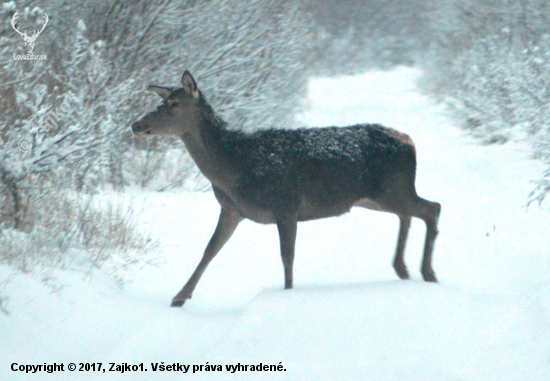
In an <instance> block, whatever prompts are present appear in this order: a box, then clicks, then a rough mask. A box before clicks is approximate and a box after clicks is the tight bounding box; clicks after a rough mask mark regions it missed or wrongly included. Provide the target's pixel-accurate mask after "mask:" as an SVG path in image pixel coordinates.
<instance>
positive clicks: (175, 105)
mask: <svg viewBox="0 0 550 381" xmlns="http://www.w3.org/2000/svg"><path fill="white" fill-rule="evenodd" d="M170 107H178V102H172V103H170Z"/></svg>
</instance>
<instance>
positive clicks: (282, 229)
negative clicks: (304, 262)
mask: <svg viewBox="0 0 550 381" xmlns="http://www.w3.org/2000/svg"><path fill="white" fill-rule="evenodd" d="M297 227H298V221H297V216H296V213H289V214H286V215H284V216H280V217H278V218H277V230H278V231H279V241H280V243H281V258H282V260H283V266H284V268H285V289H290V288H292V266H293V264H294V246H295V243H296V231H297Z"/></svg>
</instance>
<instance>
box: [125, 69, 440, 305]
mask: <svg viewBox="0 0 550 381" xmlns="http://www.w3.org/2000/svg"><path fill="white" fill-rule="evenodd" d="M149 90H151V91H153V92H155V93H157V94H158V95H159V96H160V97H161V98H162V104H161V105H160V106H158V107H157V109H156V110H155V111H153V112H151V113H149V114H147V115H145V116H144V117H142V118H141V119H139V120H138V121H137V122H135V123H133V124H132V125H131V129H132V132H133V133H134V134H135V135H137V136H147V135H156V136H163V135H164V136H166V135H172V136H176V137H179V138H180V139H181V140H182V141H183V143H184V145H185V147H186V148H187V150H188V151H189V154H190V155H191V157H192V159H193V160H194V161H195V163H196V165H197V166H198V168H199V170H200V171H201V172H202V174H203V175H204V176H205V177H206V178H207V179H208V180H209V181H210V183H211V185H212V190H213V193H214V196H215V197H216V199H217V201H218V203H219V204H220V207H221V211H220V215H219V218H218V223H217V226H216V228H215V231H214V234H213V235H212V237H211V239H210V241H209V242H208V245H207V246H206V249H205V251H204V253H203V256H202V259H201V260H200V262H199V264H198V266H197V267H196V269H195V271H194V272H193V274H192V275H191V277H190V278H189V280H188V281H187V283H185V285H184V286H183V288H182V289H181V291H179V292H178V294H177V295H176V296H175V297H174V298H173V299H172V303H171V305H172V306H173V307H181V306H183V304H184V303H185V302H186V301H187V300H188V299H191V296H192V293H193V291H194V290H195V287H196V286H197V283H198V282H199V280H200V278H201V276H202V275H203V273H204V271H205V270H206V268H207V266H208V265H209V263H210V262H211V261H212V259H213V258H214V257H215V256H216V254H217V253H218V252H219V251H220V250H221V249H222V247H223V246H224V245H225V244H226V243H227V242H228V240H229V239H230V238H231V236H232V234H233V232H235V229H236V228H237V226H238V225H239V223H240V222H241V221H243V220H244V219H249V220H252V221H254V222H257V223H260V224H276V225H277V231H278V233H279V243H280V252H281V259H282V262H283V268H284V289H292V286H293V263H294V248H295V241H296V234H297V225H298V222H301V221H308V220H314V219H320V218H327V217H333V216H339V215H342V214H344V213H347V212H349V211H350V210H351V208H352V207H361V208H366V209H371V210H376V211H381V212H388V213H393V214H395V215H397V216H398V217H399V221H400V227H399V234H398V238H397V248H396V251H395V256H394V260H393V267H394V269H395V272H396V273H397V275H398V277H399V278H401V279H409V272H408V270H407V266H406V265H405V262H404V251H405V245H406V241H407V236H408V232H409V227H410V225H411V218H412V217H416V218H419V219H421V220H423V221H424V222H425V224H426V239H425V244H424V253H423V259H422V266H421V273H422V276H423V279H424V280H425V281H426V282H437V279H436V276H435V272H434V271H433V268H432V254H433V250H434V243H435V239H436V236H437V234H438V229H437V224H438V219H439V215H440V212H441V205H440V204H439V203H437V202H431V201H428V200H425V199H423V198H421V197H419V196H418V195H417V193H416V189H415V177H416V149H415V145H414V143H413V141H412V140H411V138H410V137H409V136H408V135H406V134H404V133H401V132H398V131H397V130H394V129H391V128H387V127H383V126H381V125H379V124H357V125H353V126H349V127H323V128H297V129H276V128H271V129H258V130H257V131H254V132H243V131H241V130H236V129H232V128H231V129H230V128H228V127H229V126H228V124H227V123H226V122H224V121H223V119H222V118H221V117H220V116H218V114H217V113H216V112H215V111H214V110H213V108H212V106H210V104H209V103H208V101H207V100H206V98H205V96H204V95H203V93H202V92H201V91H200V90H199V89H198V87H197V83H196V81H195V79H194V78H193V76H192V75H191V73H189V71H187V70H185V71H184V73H183V75H182V78H181V87H180V88H174V87H164V86H156V85H150V86H149Z"/></svg>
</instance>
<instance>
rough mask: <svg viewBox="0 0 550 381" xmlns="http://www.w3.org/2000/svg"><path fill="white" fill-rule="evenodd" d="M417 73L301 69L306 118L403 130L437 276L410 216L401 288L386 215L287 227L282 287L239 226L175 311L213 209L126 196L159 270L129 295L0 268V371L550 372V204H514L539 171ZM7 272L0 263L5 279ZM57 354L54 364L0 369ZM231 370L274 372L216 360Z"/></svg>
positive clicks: (129, 285)
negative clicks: (480, 137) (306, 79)
mask: <svg viewBox="0 0 550 381" xmlns="http://www.w3.org/2000/svg"><path fill="white" fill-rule="evenodd" d="M418 75H419V73H418V72H417V71H416V70H414V69H408V68H400V69H397V70H393V71H388V72H371V73H367V74H364V75H359V76H353V77H339V78H317V79H313V80H312V81H311V84H310V89H309V108H308V112H307V113H304V114H303V115H301V117H300V118H301V121H302V122H303V124H307V125H311V126H326V125H342V126H344V125H349V124H353V123H358V122H371V123H382V124H384V125H387V126H390V127H394V128H397V129H399V130H401V131H404V132H406V133H408V134H410V135H411V137H412V138H413V140H414V141H415V143H416V146H417V152H418V174H417V190H418V193H419V194H420V195H421V196H422V197H424V198H427V199H429V200H433V201H438V202H440V203H441V204H442V207H443V209H442V215H441V219H440V231H441V233H440V235H439V236H438V239H437V242H436V247H435V254H434V268H435V271H436V273H437V275H438V279H439V283H438V284H428V283H424V282H422V281H421V277H420V273H419V267H420V261H421V251H422V245H423V241H424V233H425V229H424V226H423V224H422V223H421V222H420V221H413V226H412V228H411V231H410V236H409V242H408V246H407V251H406V256H405V259H406V262H407V264H408V266H409V270H410V272H411V276H412V280H410V281H401V280H398V278H397V276H396V275H395V273H394V272H393V269H392V266H391V263H392V259H393V252H394V248H395V243H396V237H397V230H398V219H397V218H396V217H395V216H393V215H388V214H382V213H376V212H371V211H367V210H363V209H357V210H355V209H354V210H353V211H352V212H351V213H349V214H347V215H345V216H342V217H339V218H332V219H326V220H319V221H313V222H308V223H301V224H300V225H299V227H298V239H297V251H296V261H295V266H294V282H295V288H294V289H293V290H290V291H289V290H286V291H285V290H283V269H282V264H281V260H280V257H279V250H278V238H277V232H276V228H275V227H274V226H262V225H257V224H254V223H252V222H249V221H245V222H243V223H242V224H241V225H240V226H239V228H238V229H237V232H236V233H235V235H234V236H233V238H232V239H231V240H230V242H229V243H228V244H227V245H226V246H225V247H224V249H223V250H222V251H221V253H220V254H219V255H218V256H217V257H216V259H215V260H214V261H213V262H212V264H211V265H210V267H209V268H208V270H207V272H206V273H205V275H204V276H203V278H202V279H201V282H200V283H199V285H198V287H197V289H196V291H195V292H194V294H193V299H192V300H190V301H188V302H187V303H186V304H185V306H184V307H183V308H181V309H174V308H170V307H169V304H170V299H171V297H172V296H174V295H175V293H176V292H177V291H179V289H180V288H181V287H182V286H183V284H184V283H185V281H186V280H187V279H188V277H189V276H190V274H191V272H192V271H193V269H194V268H195V266H196V265H197V263H198V261H199V259H200V257H201V256H202V251H203V249H204V247H205V245H206V243H207V242H208V239H209V238H210V235H211V234H212V232H213V230H214V226H215V224H216V221H217V215H218V211H219V209H218V205H217V203H216V201H215V199H214V196H213V195H212V194H211V193H189V192H187V193H186V192H174V193H158V194H142V193H136V194H134V195H132V196H131V197H133V202H135V203H136V204H138V205H141V207H143V208H144V212H143V214H142V215H141V217H140V218H141V221H142V228H143V229H144V231H150V232H152V235H153V236H154V237H156V238H157V239H158V240H159V241H160V242H161V244H162V248H161V249H159V251H158V252H156V253H154V256H155V257H157V259H156V263H157V265H156V266H146V267H144V268H142V269H135V270H134V271H133V272H131V273H130V274H129V275H128V281H127V282H126V284H125V285H124V286H123V287H118V286H117V285H116V284H115V283H114V282H113V281H112V280H110V278H108V277H106V276H105V275H104V274H102V273H101V272H99V273H94V274H93V276H91V277H90V276H88V277H86V278H85V276H84V274H83V273H80V272H76V271H75V272H63V273H58V274H57V276H58V278H59V281H60V282H61V283H62V284H65V285H66V287H65V288H63V289H62V290H61V291H59V292H57V293H50V292H49V291H48V290H46V289H45V288H44V287H43V286H42V285H41V284H40V283H39V282H38V281H35V280H33V279H32V278H30V277H27V276H24V275H16V276H14V277H13V278H11V280H10V282H9V283H8V285H7V288H6V290H5V292H6V293H7V294H8V295H9V296H10V301H9V305H8V307H9V310H10V315H9V316H5V315H3V314H0V380H19V379H25V380H27V379H28V380H43V379H48V380H59V379H70V380H89V379H93V380H96V379H97V380H130V379H132V380H134V379H155V380H156V379H182V378H189V379H196V380H224V379H238V380H243V379H247V380H248V379H249V380H264V379H266V380H268V379H269V380H270V379H274V380H336V379H338V380H418V381H426V380H484V381H486V380H518V381H519V380H521V381H524V380H550V240H549V239H548V237H549V234H550V219H549V218H548V217H549V208H548V206H546V207H544V208H542V209H541V208H539V207H538V206H537V205H535V206H531V207H530V208H528V209H527V208H526V207H525V204H526V200H527V195H528V193H529V191H530V190H531V188H532V184H531V183H530V180H532V179H535V178H537V177H538V176H539V174H540V172H541V170H542V168H541V167H540V165H539V164H537V163H536V162H533V161H529V160H527V156H528V150H527V147H524V146H522V145H520V144H507V145H504V146H489V147H481V146H478V145H476V143H475V142H474V141H472V140H470V139H469V138H468V137H466V136H464V135H463V134H462V133H461V132H460V131H459V130H458V129H457V128H456V127H455V126H453V124H452V122H451V121H450V120H449V119H448V118H447V117H446V116H445V113H444V111H443V109H442V107H441V106H438V105H436V104H434V102H433V101H431V100H430V99H428V98H426V97H424V96H422V95H420V94H419V93H418V91H417V89H416V88H415V81H416V79H417V77H418ZM125 197H126V199H127V198H128V197H129V196H128V195H126V196H125ZM8 274H9V269H7V268H5V267H4V268H0V279H3V278H4V277H5V276H6V275H8ZM84 278H85V279H84ZM54 362H55V363H58V364H59V363H64V365H65V366H64V369H65V372H62V373H54V374H48V373H44V372H42V373H36V374H25V373H23V372H19V371H18V372H13V371H12V370H11V369H10V368H11V366H12V365H11V364H12V363H18V364H24V365H27V364H34V365H40V364H44V363H46V364H51V363H54ZM69 363H76V364H77V368H78V367H79V365H78V364H79V363H102V364H103V365H102V368H105V367H106V366H107V372H105V373H103V372H92V371H90V372H78V371H77V372H70V371H68V370H67V367H68V364H69ZM109 363H128V364H140V363H143V364H144V365H143V366H144V367H145V368H146V369H147V372H131V373H124V374H121V373H115V372H109V371H108V367H109ZM152 363H153V364H154V363H159V364H160V363H164V364H163V365H171V364H173V363H179V364H181V365H190V366H191V367H190V368H189V373H188V374H186V375H183V374H180V373H181V372H168V371H165V372H160V371H157V372H154V371H153V365H152ZM239 363H240V364H241V365H254V366H256V365H259V364H260V363H261V364H262V365H265V364H267V365H276V366H278V365H279V364H281V365H282V367H281V368H284V370H280V371H271V372H270V371H261V372H257V371H250V370H247V371H242V370H241V371H237V372H235V373H231V372H230V371H227V370H226V365H237V364H239ZM193 365H195V366H197V367H199V366H200V365H203V371H198V372H196V373H193ZM206 365H208V366H209V367H210V366H212V365H221V366H222V368H223V371H211V370H204V369H206ZM96 366H97V365H96ZM214 368H215V369H216V368H217V367H214ZM281 368H279V369H281ZM248 369H250V368H248ZM237 373H238V374H237Z"/></svg>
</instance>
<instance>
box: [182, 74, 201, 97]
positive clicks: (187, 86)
mask: <svg viewBox="0 0 550 381" xmlns="http://www.w3.org/2000/svg"><path fill="white" fill-rule="evenodd" d="M181 86H182V87H183V90H184V91H185V92H186V93H187V94H188V95H190V96H192V97H193V98H198V97H199V90H198V89H197V83H196V82H195V78H193V76H192V75H191V73H189V72H188V71H187V70H185V71H184V72H183V75H182V76H181Z"/></svg>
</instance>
